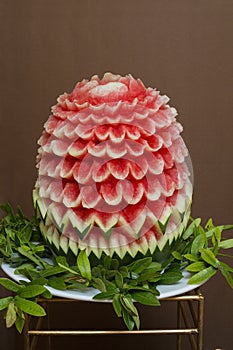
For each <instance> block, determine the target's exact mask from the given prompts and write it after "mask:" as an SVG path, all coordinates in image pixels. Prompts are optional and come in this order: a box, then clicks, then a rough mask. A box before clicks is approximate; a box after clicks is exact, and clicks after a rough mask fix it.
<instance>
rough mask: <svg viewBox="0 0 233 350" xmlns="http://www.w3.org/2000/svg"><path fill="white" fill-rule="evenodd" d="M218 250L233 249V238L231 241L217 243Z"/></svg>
mask: <svg viewBox="0 0 233 350" xmlns="http://www.w3.org/2000/svg"><path fill="white" fill-rule="evenodd" d="M219 248H222V249H230V248H233V238H231V239H225V240H224V241H221V242H220V243H219Z"/></svg>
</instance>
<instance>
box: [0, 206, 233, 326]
mask: <svg viewBox="0 0 233 350" xmlns="http://www.w3.org/2000/svg"><path fill="white" fill-rule="evenodd" d="M0 208H1V209H2V210H3V211H4V212H5V214H6V215H5V217H4V218H3V219H1V220H0V259H1V260H2V261H4V262H7V263H8V264H10V265H11V266H12V267H14V268H16V269H15V274H19V275H23V276H25V277H27V279H28V282H25V281H20V283H15V282H13V281H11V280H10V279H8V278H1V279H0V285H2V286H3V287H4V288H6V289H8V290H10V291H11V292H13V293H14V296H9V297H5V298H2V299H0V311H1V310H5V317H6V326H7V327H11V326H13V325H15V326H16V328H17V330H18V331H19V332H22V329H23V326H24V321H25V314H29V315H34V316H43V315H45V311H44V309H43V308H42V307H41V306H40V305H39V304H38V303H37V297H39V296H42V297H44V298H51V297H52V295H51V293H50V292H49V290H48V287H53V288H55V289H60V290H69V289H78V290H84V289H85V288H88V287H93V288H95V289H97V290H98V291H99V293H97V294H96V295H95V297H94V299H96V300H106V299H108V300H112V305H113V309H114V311H115V313H116V315H117V316H118V317H121V318H122V319H123V321H124V323H125V324H126V326H127V328H128V329H129V330H132V329H134V328H135V327H136V328H137V329H139V327H140V317H139V312H138V310H137V307H136V302H138V303H140V304H143V305H149V306H159V305H160V302H159V299H158V297H159V292H158V286H159V285H161V284H174V283H177V282H178V281H179V280H180V279H181V278H182V269H183V268H184V267H185V268H186V270H187V271H189V272H191V273H192V277H191V278H190V280H189V283H190V284H201V283H203V282H204V281H206V280H208V279H209V278H211V277H212V276H213V275H215V274H216V273H217V271H218V270H219V271H220V272H221V273H222V275H223V276H224V277H225V278H226V280H227V282H228V283H229V285H230V286H231V287H232V288H233V279H232V273H233V268H231V267H230V265H229V264H227V263H226V262H225V261H222V260H221V258H224V259H226V258H229V257H232V256H231V255H230V254H224V253H223V250H225V249H230V248H233V239H232V238H230V239H223V238H222V236H223V235H222V234H223V231H224V230H228V229H232V228H233V225H222V226H214V224H213V222H212V220H211V219H210V220H209V221H208V222H207V224H206V225H205V227H202V225H201V219H199V218H198V219H195V220H191V222H190V224H189V226H188V227H187V228H186V229H185V230H184V232H183V234H182V236H181V238H180V239H177V240H176V241H174V242H173V243H172V244H171V245H169V244H168V245H167V246H166V247H165V248H164V249H163V251H162V252H159V251H157V252H156V253H155V254H154V255H153V256H150V255H148V256H144V257H143V256H136V257H135V258H131V259H130V260H129V259H123V260H122V259H120V258H118V257H115V256H113V257H109V256H106V255H105V254H102V256H101V258H100V259H97V258H96V257H94V258H93V256H90V257H88V256H87V254H86V252H85V251H80V252H79V254H78V257H77V258H76V259H74V257H73V259H69V257H67V256H66V257H65V256H64V255H62V254H61V255H60V254H59V253H57V252H54V251H51V247H50V246H47V245H46V243H45V242H44V241H43V238H42V235H41V233H40V230H39V223H38V221H37V219H36V218H35V217H33V218H32V219H30V220H29V219H28V218H26V217H25V216H24V214H23V213H22V211H21V209H20V208H18V209H17V212H16V213H15V214H14V212H13V210H12V208H11V206H10V205H9V204H6V205H4V206H2V205H1V206H0ZM48 257H49V258H50V260H47V259H46V258H48Z"/></svg>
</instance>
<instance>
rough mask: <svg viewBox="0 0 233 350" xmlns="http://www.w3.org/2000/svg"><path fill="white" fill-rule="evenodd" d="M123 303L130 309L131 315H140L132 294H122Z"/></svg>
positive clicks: (121, 300)
mask: <svg viewBox="0 0 233 350" xmlns="http://www.w3.org/2000/svg"><path fill="white" fill-rule="evenodd" d="M120 302H121V305H122V306H123V307H124V308H125V309H126V310H127V311H128V313H129V314H130V315H131V316H138V310H137V309H136V307H135V306H134V304H133V302H132V299H131V296H129V295H120Z"/></svg>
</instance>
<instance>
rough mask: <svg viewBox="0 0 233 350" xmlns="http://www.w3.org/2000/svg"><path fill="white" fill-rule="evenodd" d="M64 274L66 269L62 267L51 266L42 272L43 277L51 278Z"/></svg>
mask: <svg viewBox="0 0 233 350" xmlns="http://www.w3.org/2000/svg"><path fill="white" fill-rule="evenodd" d="M61 273H64V268H63V267H61V266H51V267H47V268H46V269H45V270H43V271H41V276H42V277H50V276H53V275H58V274H61Z"/></svg>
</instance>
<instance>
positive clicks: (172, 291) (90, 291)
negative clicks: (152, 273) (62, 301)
mask: <svg viewBox="0 0 233 350" xmlns="http://www.w3.org/2000/svg"><path fill="white" fill-rule="evenodd" d="M1 268H2V270H3V271H4V272H5V274H6V275H7V276H9V277H10V278H11V279H13V280H14V281H16V282H19V281H20V280H23V281H29V280H28V279H27V278H26V277H24V276H22V275H16V274H15V268H13V267H10V265H9V264H7V263H5V262H3V263H2V265H1ZM182 274H183V278H182V279H181V280H180V281H179V282H177V283H175V284H169V285H159V286H158V287H157V289H158V290H159V292H160V295H159V297H158V299H164V298H171V297H175V296H178V295H181V294H185V293H187V292H190V291H192V290H194V289H196V288H198V287H200V286H201V285H202V284H203V283H204V282H203V283H201V284H188V280H189V279H190V277H191V276H192V275H191V273H189V272H188V271H186V270H183V271H182ZM46 288H47V289H48V290H49V291H50V293H51V294H52V296H54V297H59V298H66V299H73V300H79V301H91V302H111V300H95V299H93V297H94V296H95V295H96V294H98V293H100V291H99V290H97V289H94V288H87V289H85V290H83V291H79V290H65V291H64V290H58V289H55V288H52V287H49V286H46Z"/></svg>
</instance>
